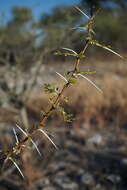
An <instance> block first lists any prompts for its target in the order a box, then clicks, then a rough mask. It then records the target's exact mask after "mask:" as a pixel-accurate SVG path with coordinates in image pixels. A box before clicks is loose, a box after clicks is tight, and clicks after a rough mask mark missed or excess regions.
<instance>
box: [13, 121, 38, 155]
mask: <svg viewBox="0 0 127 190" xmlns="http://www.w3.org/2000/svg"><path fill="white" fill-rule="evenodd" d="M16 126H17V127H18V129H19V130H20V131H21V132H22V133H23V134H24V135H25V136H26V137H28V138H29V139H30V141H31V142H32V144H33V145H34V147H35V148H36V150H37V152H38V154H39V155H40V156H41V152H40V151H39V148H38V147H37V145H36V143H35V142H34V141H33V140H32V138H31V137H29V136H28V134H27V133H26V132H25V131H24V130H23V129H22V128H21V127H20V126H19V125H17V124H16Z"/></svg>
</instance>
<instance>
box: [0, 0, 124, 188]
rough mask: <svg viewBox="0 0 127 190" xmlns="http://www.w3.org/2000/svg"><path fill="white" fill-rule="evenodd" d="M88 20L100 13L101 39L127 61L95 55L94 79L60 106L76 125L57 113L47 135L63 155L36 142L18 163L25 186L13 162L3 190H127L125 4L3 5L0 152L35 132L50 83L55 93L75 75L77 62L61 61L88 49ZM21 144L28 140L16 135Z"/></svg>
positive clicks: (107, 0) (91, 63) (91, 60)
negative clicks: (24, 133) (63, 51)
mask: <svg viewBox="0 0 127 190" xmlns="http://www.w3.org/2000/svg"><path fill="white" fill-rule="evenodd" d="M74 6H78V7H80V8H81V10H83V11H84V12H85V13H86V14H87V15H89V16H90V15H91V14H94V13H96V11H97V10H99V13H98V14H97V16H96V18H95V25H94V30H95V39H96V40H98V41H99V42H101V43H102V44H105V45H110V46H111V47H112V49H113V50H115V51H116V52H118V53H119V54H120V55H122V56H123V57H124V59H120V58H119V57H117V56H115V55H113V54H111V52H108V51H106V50H103V49H101V48H99V47H98V48H97V47H91V48H89V50H88V51H87V54H86V58H85V59H84V60H82V64H81V69H82V70H83V71H88V70H90V71H96V73H94V74H92V75H88V78H89V79H91V80H92V81H94V82H95V83H96V84H97V85H98V86H99V87H100V88H101V89H102V90H103V94H100V93H98V91H96V89H95V88H94V87H92V86H91V85H90V84H89V83H87V81H85V80H79V81H78V83H77V84H75V85H74V86H73V87H70V88H68V89H67V90H66V92H65V95H66V96H68V97H69V102H68V103H65V102H62V105H63V107H64V109H65V111H67V112H68V113H73V114H74V117H75V118H76V119H75V120H74V121H73V122H72V123H66V122H65V121H64V120H63V118H62V116H61V115H60V114H59V113H57V112H55V113H54V114H53V115H52V116H51V117H50V118H49V120H48V122H47V124H46V127H45V130H46V132H47V133H48V134H49V135H50V137H51V138H52V139H53V141H54V142H55V144H57V146H58V147H59V149H58V150H55V149H54V147H53V146H52V145H51V144H50V143H49V142H48V140H47V139H46V138H45V137H43V136H41V135H38V136H37V137H35V139H34V140H35V142H36V144H37V145H38V147H39V149H40V152H41V153H42V157H39V155H38V154H37V152H36V150H34V148H33V147H32V146H31V149H24V150H23V151H22V154H21V155H20V157H18V156H17V163H18V165H19V167H20V168H21V170H22V172H23V174H24V176H25V179H22V177H21V176H20V173H19V172H18V171H17V170H16V169H15V167H14V165H13V164H12V163H10V162H8V163H7V164H6V165H5V169H4V171H3V172H2V173H1V175H0V190H17V189H22V190H25V189H26V190H28V189H30V190H63V189H66V190H107V189H108V188H110V190H118V189H119V190H126V187H127V141H126V135H127V89H126V85H127V65H126V57H127V1H126V0H98V1H97V0H70V1H67V0H59V1H57V0H49V1H41V0H40V1H39V0H38V1H35V0H31V1H30V0H26V1H25V0H22V1H20V2H19V1H18V0H11V1H8V0H6V1H3V2H1V3H0V149H1V150H4V151H7V150H9V149H11V148H12V147H13V146H14V144H15V137H14V133H13V128H16V123H18V124H19V125H20V126H21V127H22V128H24V129H28V130H29V131H30V130H32V129H33V128H34V127H36V126H37V125H38V124H39V122H40V120H41V118H42V112H43V111H44V110H47V109H48V107H49V101H48V95H47V94H46V93H45V92H44V88H43V85H44V83H51V84H53V85H55V86H59V85H61V83H63V81H62V80H61V79H60V78H59V76H58V75H56V73H55V72H59V73H61V74H62V75H63V74H64V73H65V72H66V71H68V70H71V69H72V68H73V64H74V59H73V58H68V57H64V56H56V55H54V52H55V51H56V50H59V49H61V48H63V47H66V48H71V49H73V50H75V51H76V52H80V51H81V50H82V49H83V46H84V43H85V33H84V32H83V31H82V30H80V29H79V30H75V29H74V28H75V27H80V26H84V23H86V21H87V20H86V18H84V17H83V15H82V14H81V13H80V12H79V11H77V10H76V9H75V8H74ZM16 131H17V134H18V137H19V139H21V138H22V134H21V133H20V131H19V130H18V129H16Z"/></svg>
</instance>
